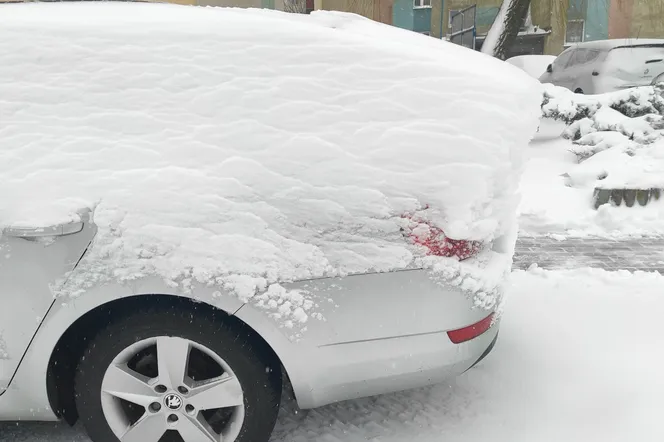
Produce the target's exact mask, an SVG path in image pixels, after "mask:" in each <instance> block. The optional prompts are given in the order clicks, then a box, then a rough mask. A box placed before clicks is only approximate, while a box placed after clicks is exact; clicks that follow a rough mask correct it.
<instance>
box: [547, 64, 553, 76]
mask: <svg viewBox="0 0 664 442" xmlns="http://www.w3.org/2000/svg"><path fill="white" fill-rule="evenodd" d="M546 71H547V72H548V73H549V74H550V73H551V72H553V65H552V64H550V65H548V66H547V67H546Z"/></svg>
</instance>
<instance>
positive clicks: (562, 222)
mask: <svg viewBox="0 0 664 442" xmlns="http://www.w3.org/2000/svg"><path fill="white" fill-rule="evenodd" d="M550 125H553V126H556V128H558V126H557V125H556V123H555V122H552V121H550V120H543V121H542V127H541V128H540V129H541V131H544V132H546V131H549V130H550V128H549V127H548V126H550ZM575 146H576V145H575V144H573V142H572V140H569V139H564V138H560V137H557V138H552V139H541V140H535V141H533V142H532V143H531V145H530V149H528V159H527V161H526V167H525V172H524V175H523V179H522V182H521V186H520V192H521V195H522V199H521V204H520V206H519V229H520V235H522V236H542V235H544V236H554V237H556V238H563V237H565V236H581V237H583V236H594V237H604V238H607V237H608V238H625V237H632V236H651V235H664V223H663V222H662V220H663V219H664V204H662V202H663V199H662V198H660V200H659V201H653V200H652V199H651V201H650V202H649V203H648V205H646V206H645V207H641V206H639V205H638V204H636V205H634V207H631V208H628V207H626V206H625V205H622V206H619V207H616V206H614V205H612V204H605V205H603V206H601V207H599V208H598V209H597V210H595V209H594V205H593V194H594V192H595V186H599V185H601V183H602V182H603V180H599V179H598V178H599V177H602V176H604V175H606V171H607V170H609V171H610V172H611V173H612V174H613V175H614V176H619V175H618V174H619V173H621V171H620V166H621V165H622V166H623V167H627V166H626V165H627V164H629V161H631V160H633V159H634V158H633V157H627V158H628V160H629V161H626V160H625V159H624V158H623V159H620V160H615V161H611V162H608V161H602V156H603V155H606V154H609V153H611V152H616V153H617V152H620V150H614V149H609V150H607V151H606V152H602V153H601V154H597V155H595V156H594V157H592V158H590V159H588V160H586V161H583V162H582V163H579V159H578V157H577V156H576V155H575V154H574V153H573V152H572V150H573V149H574V148H575ZM642 152H646V150H645V148H644V150H643V151H642ZM651 152H655V151H654V150H653V151H651ZM595 160H598V162H597V163H595ZM631 164H636V163H631ZM595 165H596V166H597V168H595ZM591 166H592V167H591ZM644 170H645V169H644ZM606 179H607V178H605V180H606Z"/></svg>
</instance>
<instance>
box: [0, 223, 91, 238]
mask: <svg viewBox="0 0 664 442" xmlns="http://www.w3.org/2000/svg"><path fill="white" fill-rule="evenodd" d="M81 230H83V222H74V223H66V224H58V225H56V226H49V227H7V228H5V229H4V230H3V231H2V233H3V234H4V235H6V236H11V237H14V238H41V237H45V236H65V235H72V234H74V233H78V232H80V231H81Z"/></svg>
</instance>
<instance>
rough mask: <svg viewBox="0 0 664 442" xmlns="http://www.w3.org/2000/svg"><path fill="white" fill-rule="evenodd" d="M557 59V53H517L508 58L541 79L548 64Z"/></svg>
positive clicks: (529, 73)
mask: <svg viewBox="0 0 664 442" xmlns="http://www.w3.org/2000/svg"><path fill="white" fill-rule="evenodd" d="M555 59H556V56H555V55H517V56H516V57H512V58H508V59H507V60H506V62H507V63H509V64H511V65H512V66H516V67H518V68H519V69H522V70H523V71H525V72H526V73H527V74H528V75H530V76H531V77H533V78H537V79H539V78H540V77H541V76H542V74H544V73H545V72H546V68H547V66H549V65H550V64H551V63H553V61H554V60H555Z"/></svg>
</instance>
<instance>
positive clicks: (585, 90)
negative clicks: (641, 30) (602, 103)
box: [540, 39, 664, 94]
mask: <svg viewBox="0 0 664 442" xmlns="http://www.w3.org/2000/svg"><path fill="white" fill-rule="evenodd" d="M540 81H541V82H542V83H551V84H553V85H555V86H561V87H564V88H567V89H569V90H571V91H573V92H576V93H579V94H602V93H605V92H613V91H616V90H621V89H627V88H631V87H637V86H648V85H651V84H655V83H658V82H662V81H664V39H614V40H600V41H592V42H587V43H580V44H576V45H574V46H572V47H570V48H568V49H566V50H565V51H563V52H562V53H561V54H560V55H559V56H558V57H557V58H556V59H555V61H554V62H553V63H551V64H550V65H549V66H548V67H547V70H546V72H545V73H544V74H542V76H541V77H540Z"/></svg>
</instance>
